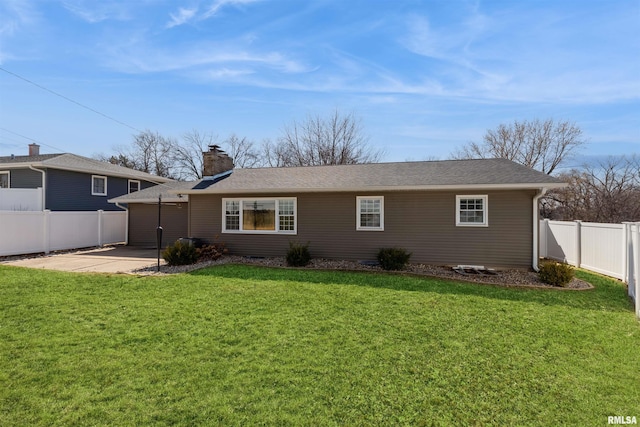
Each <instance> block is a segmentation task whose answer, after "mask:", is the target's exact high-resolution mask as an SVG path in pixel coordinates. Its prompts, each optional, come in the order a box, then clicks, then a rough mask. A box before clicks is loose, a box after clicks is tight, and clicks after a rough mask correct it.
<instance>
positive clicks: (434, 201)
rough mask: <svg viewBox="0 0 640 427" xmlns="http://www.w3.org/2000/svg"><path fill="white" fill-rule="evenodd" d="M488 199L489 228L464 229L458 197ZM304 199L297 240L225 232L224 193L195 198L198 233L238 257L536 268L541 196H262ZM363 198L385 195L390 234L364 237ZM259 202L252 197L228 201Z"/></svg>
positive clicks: (299, 202) (433, 193) (194, 229)
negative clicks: (389, 258)
mask: <svg viewBox="0 0 640 427" xmlns="http://www.w3.org/2000/svg"><path fill="white" fill-rule="evenodd" d="M469 194H486V195H488V221H489V226H488V227H457V226H456V225H455V223H456V195H469ZM292 196H295V197H297V217H296V220H297V235H286V234H272V235H264V234H262V235H260V234H231V233H222V230H221V225H222V198H223V196H221V195H191V196H190V209H191V223H190V227H191V230H190V231H191V234H192V236H193V237H200V238H203V239H206V240H209V241H213V240H215V239H217V240H220V241H223V242H225V244H226V246H227V248H228V249H229V251H230V253H232V254H238V255H247V256H283V255H284V254H285V252H286V250H287V248H288V245H289V241H296V242H300V243H306V242H309V249H310V251H311V254H312V256H313V257H318V258H320V257H322V258H341V259H350V260H373V259H375V255H376V252H377V250H378V249H379V248H382V247H393V246H395V247H402V248H404V249H406V250H408V251H409V252H412V254H413V255H412V258H411V262H414V263H428V264H443V265H457V264H477V265H485V266H490V267H520V268H528V267H530V266H531V261H532V242H533V240H532V232H533V230H532V226H533V225H532V224H533V218H532V215H533V213H532V198H533V196H534V191H531V190H518V191H486V192H477V191H474V192H467V191H459V192H445V191H431V192H427V191H406V192H375V193H306V194H297V195H293V194H272V195H264V194H260V195H259V196H255V197H274V198H277V197H292ZM356 196H384V231H356ZM224 197H225V198H232V197H242V198H251V197H253V196H251V195H237V194H229V195H224Z"/></svg>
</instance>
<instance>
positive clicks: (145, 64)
mask: <svg viewBox="0 0 640 427" xmlns="http://www.w3.org/2000/svg"><path fill="white" fill-rule="evenodd" d="M0 67H1V68H2V69H3V70H4V71H3V70H0V155H9V154H26V152H27V145H28V144H29V143H31V142H32V140H36V141H38V142H40V143H41V144H42V148H41V152H43V153H52V152H60V151H64V152H72V153H76V154H80V155H85V156H91V155H93V154H96V153H110V152H112V150H113V148H114V147H115V146H118V145H127V144H129V143H130V142H131V140H132V135H133V134H134V133H136V131H135V130H134V129H140V130H144V129H149V130H152V131H157V132H159V133H160V134H162V135H164V136H170V137H176V138H179V137H180V136H181V135H182V134H184V133H185V132H188V131H190V130H193V129H195V130H198V131H200V132H212V133H214V134H217V135H218V136H219V137H220V139H221V140H222V139H224V138H225V137H226V136H228V135H229V134H230V133H236V134H238V135H240V136H246V137H248V138H250V139H252V140H254V141H256V142H257V143H260V142H261V141H262V140H263V139H265V138H269V139H272V140H273V139H276V138H277V137H278V135H280V133H281V130H282V128H283V127H284V126H285V125H286V124H288V123H290V122H291V121H292V120H294V119H298V120H300V119H304V118H305V117H306V116H307V115H309V114H312V115H316V114H318V115H327V114H329V113H330V112H332V111H333V110H335V109H338V110H339V111H342V112H345V113H346V112H354V113H355V114H356V115H358V116H359V117H360V118H361V119H362V125H363V128H364V131H365V133H366V134H367V135H368V136H369V138H370V144H371V145H373V146H375V147H377V148H381V149H384V150H385V151H386V154H385V156H384V157H383V160H384V161H404V160H423V159H432V158H441V159H444V158H448V157H449V155H450V154H451V153H452V152H453V151H454V150H455V149H456V148H458V147H460V146H462V145H464V144H466V143H468V142H470V141H481V140H482V136H483V134H484V132H485V131H486V130H487V129H493V128H495V127H496V126H497V125H499V124H500V123H510V122H512V121H513V120H524V119H535V118H540V119H545V118H549V117H552V118H554V119H557V120H570V121H573V122H575V123H576V124H577V125H578V126H580V127H581V128H582V129H583V131H584V134H585V138H586V139H587V141H588V144H587V146H586V147H585V149H584V150H583V154H584V155H588V156H603V155H609V154H626V153H640V1H638V0H625V1H619V0H606V1H605V0H601V1H593V0H564V1H559V0H553V1H544V0H535V1H534V0H531V1H507V0H498V1H462V0H460V1H457V0H452V1H445V0H441V1H435V0H429V1H411V0H406V1H405V0H396V1H391V0H388V1H387V0H384V1H383V0H349V1H344V0H317V1H302V0H255V1H253V0H187V1H163V0H122V1H112V0H101V1H94V0H64V1H55V0H41V1H35V0H0ZM10 73H13V74H10ZM16 75H18V76H20V77H22V78H23V79H27V80H30V81H32V82H34V83H37V84H38V85H40V86H42V87H45V88H47V89H49V90H50V91H53V92H56V93H59V94H61V95H64V96H65V97H67V98H69V99H71V100H73V101H76V102H78V103H80V104H82V105H84V106H88V107H90V108H92V109H94V110H96V111H98V112H100V113H102V114H104V115H106V116H109V117H110V118H113V119H116V120H117V121H118V122H116V121H113V120H110V119H109V118H106V117H104V116H102V115H100V114H96V113H95V112H92V111H89V110H87V109H85V108H82V107H81V106H79V105H77V104H74V103H72V102H69V101H68V100H65V99H63V98H61V97H59V96H56V95H54V94H52V93H51V92H48V91H46V90H44V89H42V88H40V87H37V86H34V85H33V84H30V83H28V82H26V81H25V80H22V79H20V78H18V77H16ZM119 122H121V123H119ZM122 123H123V124H122ZM132 128H133V129H132Z"/></svg>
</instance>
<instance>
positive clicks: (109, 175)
mask: <svg viewBox="0 0 640 427" xmlns="http://www.w3.org/2000/svg"><path fill="white" fill-rule="evenodd" d="M171 181H172V180H171V179H168V178H162V177H159V176H155V175H151V174H148V173H145V172H140V171H136V170H133V169H129V168H125V167H121V166H117V165H113V164H110V163H107V162H101V161H98V160H94V159H89V158H86V157H82V156H78V155H75V154H69V153H63V154H40V151H39V146H38V145H37V144H30V145H29V155H28V156H13V155H12V156H4V157H0V194H1V196H0V197H1V198H2V200H0V210H44V209H48V210H51V211H97V210H105V211H119V210H121V209H120V207H118V206H117V205H115V204H113V203H109V202H108V200H109V199H110V198H114V197H117V196H120V195H123V194H128V193H132V192H135V191H139V190H142V189H145V188H148V187H152V186H155V185H157V184H160V183H167V182H171ZM38 188H40V189H41V191H40V192H39V193H38V194H40V195H39V196H38V198H39V200H37V203H35V204H34V203H31V202H32V199H33V196H32V195H31V193H29V192H28V191H21V190H35V189H38ZM13 190H16V191H13ZM33 194H36V193H33ZM25 206H28V207H25ZM33 206H36V208H33Z"/></svg>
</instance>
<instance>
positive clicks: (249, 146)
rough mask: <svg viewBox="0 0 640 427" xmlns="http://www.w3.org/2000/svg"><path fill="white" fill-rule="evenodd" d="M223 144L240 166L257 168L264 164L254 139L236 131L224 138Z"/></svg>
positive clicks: (235, 162) (237, 165)
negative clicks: (239, 134) (237, 133)
mask: <svg viewBox="0 0 640 427" xmlns="http://www.w3.org/2000/svg"><path fill="white" fill-rule="evenodd" d="M223 146H224V147H225V148H226V151H227V153H228V154H229V156H231V158H232V159H233V163H234V164H235V166H236V167H238V168H255V167H259V166H260V165H261V164H262V160H261V157H260V154H259V152H258V150H257V149H256V148H255V144H254V143H253V141H251V140H249V139H248V138H247V137H244V136H242V137H241V136H238V135H236V134H235V133H232V134H231V135H229V137H228V138H227V139H225V140H224V143H223Z"/></svg>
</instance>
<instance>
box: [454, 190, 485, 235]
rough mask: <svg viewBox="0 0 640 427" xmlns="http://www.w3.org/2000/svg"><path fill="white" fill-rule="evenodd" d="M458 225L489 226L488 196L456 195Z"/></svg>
mask: <svg viewBox="0 0 640 427" xmlns="http://www.w3.org/2000/svg"><path fill="white" fill-rule="evenodd" d="M456 225H457V226H469V227H487V226H488V225H489V218H488V196H486V195H473V196H456Z"/></svg>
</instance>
